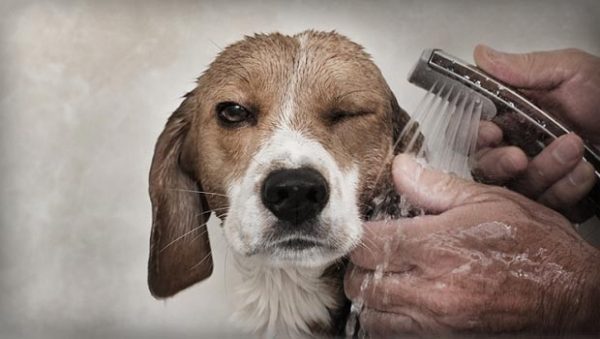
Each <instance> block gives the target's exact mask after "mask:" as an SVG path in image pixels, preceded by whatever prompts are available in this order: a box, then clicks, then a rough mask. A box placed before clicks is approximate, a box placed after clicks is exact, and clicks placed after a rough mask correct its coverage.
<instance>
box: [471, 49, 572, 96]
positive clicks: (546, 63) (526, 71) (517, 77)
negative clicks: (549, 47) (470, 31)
mask: <svg viewBox="0 0 600 339" xmlns="http://www.w3.org/2000/svg"><path fill="white" fill-rule="evenodd" d="M565 53H569V52H568V51H564V50H563V51H549V52H532V53H524V54H512V53H503V52H499V51H496V50H494V49H492V48H490V47H488V46H484V45H477V47H475V51H474V53H473V57H474V59H475V63H476V64H477V66H479V67H480V68H481V69H483V70H484V71H486V72H488V73H490V74H491V75H493V76H494V77H496V78H498V79H499V80H501V81H504V82H506V83H507V84H509V85H512V86H515V87H521V88H536V89H552V88H555V87H557V86H559V85H560V84H561V83H562V82H563V81H566V80H568V79H569V78H570V77H571V76H572V75H573V68H572V67H566V65H570V64H571V63H572V62H573V60H572V59H573V58H569V57H565Z"/></svg>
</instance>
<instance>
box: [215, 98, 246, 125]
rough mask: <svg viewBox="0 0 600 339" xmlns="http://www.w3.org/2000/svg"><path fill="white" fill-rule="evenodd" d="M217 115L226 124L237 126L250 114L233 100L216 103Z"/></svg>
mask: <svg viewBox="0 0 600 339" xmlns="http://www.w3.org/2000/svg"><path fill="white" fill-rule="evenodd" d="M217 117H218V118H219V121H221V122H222V123H223V124H225V125H227V126H237V125H240V124H242V123H244V122H246V121H248V120H249V119H250V118H251V117H252V115H251V114H250V112H249V111H248V110H247V109H246V108H245V107H244V106H242V105H240V104H237V103H235V102H222V103H220V104H218V105H217Z"/></svg>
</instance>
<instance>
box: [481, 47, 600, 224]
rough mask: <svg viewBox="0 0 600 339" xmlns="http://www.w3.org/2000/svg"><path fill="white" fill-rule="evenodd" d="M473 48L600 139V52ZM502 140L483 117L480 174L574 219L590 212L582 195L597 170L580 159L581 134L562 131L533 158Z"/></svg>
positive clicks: (505, 76) (497, 71) (492, 69)
mask: <svg viewBox="0 0 600 339" xmlns="http://www.w3.org/2000/svg"><path fill="white" fill-rule="evenodd" d="M474 54H475V61H476V63H477V64H478V66H479V67H481V68H482V69H483V70H485V71H487V72H488V73H490V74H492V75H494V76H495V77H497V78H498V79H500V80H502V81H504V82H506V83H508V84H510V85H512V86H514V87H517V88H519V89H520V90H521V91H523V92H525V93H526V95H527V96H529V97H532V98H534V99H535V100H536V101H537V102H538V104H539V105H541V106H542V107H543V108H545V109H546V110H547V111H548V112H551V113H554V114H556V115H558V116H559V117H560V118H561V119H562V120H564V121H567V122H569V123H570V124H571V125H573V127H574V128H575V129H576V131H577V132H578V133H579V134H581V135H583V136H584V137H586V138H587V139H588V140H590V141H592V142H599V140H600V133H598V131H600V111H598V109H597V107H600V58H597V57H594V56H592V55H590V54H587V53H585V52H582V51H578V50H562V51H553V52H535V53H529V54H506V53H500V52H496V51H494V50H492V49H490V48H488V47H485V46H481V45H480V46H477V47H476V49H475V53H474ZM501 141H502V131H501V130H500V128H498V127H497V126H496V125H494V124H493V123H482V125H481V130H480V135H479V140H478V146H479V151H478V153H477V155H476V165H475V168H476V171H477V172H478V173H479V174H480V175H482V176H483V177H484V178H486V180H489V181H491V182H494V183H501V184H510V186H511V188H513V189H515V190H517V191H519V192H520V193H523V194H525V195H527V196H528V197H530V198H532V199H535V200H537V201H539V202H541V203H543V204H545V205H547V206H549V207H551V208H553V209H555V210H558V211H560V212H561V213H563V214H565V215H566V216H567V217H569V218H570V219H571V220H573V221H577V222H578V221H583V220H585V219H587V217H589V216H591V214H592V210H591V209H589V208H588V206H586V203H585V202H581V200H582V199H583V198H584V197H585V196H586V195H587V194H588V192H589V191H590V190H591V189H592V187H593V185H594V183H595V181H596V176H595V174H594V169H593V167H592V166H591V165H590V164H589V163H587V162H585V161H583V160H582V156H583V142H582V140H581V138H579V137H578V136H577V135H574V134H569V135H565V136H562V137H560V138H558V139H557V140H555V141H554V142H553V143H551V144H550V145H549V146H548V147H547V148H546V149H544V150H543V151H542V152H541V153H540V154H539V155H537V156H536V157H534V158H533V159H531V160H530V159H528V158H527V156H526V155H525V153H524V152H523V151H522V150H521V149H519V148H518V147H498V146H499V145H500V143H501Z"/></svg>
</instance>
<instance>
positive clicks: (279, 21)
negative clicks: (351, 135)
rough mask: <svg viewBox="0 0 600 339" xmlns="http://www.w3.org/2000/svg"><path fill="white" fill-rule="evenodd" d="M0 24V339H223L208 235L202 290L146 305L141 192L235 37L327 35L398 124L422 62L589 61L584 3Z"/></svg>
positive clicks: (592, 18)
mask: <svg viewBox="0 0 600 339" xmlns="http://www.w3.org/2000/svg"><path fill="white" fill-rule="evenodd" d="M0 13H2V15H1V17H0V76H1V78H0V152H1V153H0V154H1V157H0V173H1V175H0V184H1V186H0V188H1V194H0V227H1V230H0V232H1V233H0V336H2V334H10V333H12V334H27V335H29V336H36V335H37V336H40V337H48V336H50V335H52V334H55V335H57V336H63V335H77V334H79V335H81V334H84V335H85V336H86V337H89V336H92V335H96V336H98V337H105V336H108V334H110V335H115V334H117V333H125V334H127V335H140V336H146V335H149V334H155V335H156V336H160V335H161V334H162V335H165V334H169V333H170V334H173V333H175V334H177V335H181V336H196V335H200V334H206V333H213V334H214V333H222V332H228V333H235V330H233V329H232V327H231V326H230V324H229V323H228V322H227V316H228V314H229V312H230V309H231V305H232V303H233V302H235V301H234V300H231V298H228V297H227V296H228V295H230V294H231V288H232V286H231V282H232V280H233V279H234V278H235V272H234V271H233V270H232V269H230V268H227V269H226V267H228V266H229V262H228V261H227V256H226V252H227V250H226V247H225V245H224V244H223V239H222V237H221V234H220V232H219V229H218V227H217V225H216V223H214V222H213V223H211V225H210V231H211V232H210V235H211V241H212V243H213V248H214V249H215V253H214V259H215V266H216V268H215V272H214V275H213V276H212V277H211V278H210V279H209V280H207V281H205V282H203V283H201V284H198V285H196V286H194V287H192V288H190V289H188V290H186V291H185V292H182V293H181V294H179V295H177V296H176V297H175V298H172V299H170V300H168V301H166V302H164V301H157V300H155V299H153V298H152V297H151V296H150V294H149V292H148V290H147V286H146V265H147V254H148V239H149V232H150V224H151V214H150V211H151V210H150V202H149V198H148V195H147V189H148V187H147V176H148V169H149V164H150V160H151V156H152V151H153V147H154V143H155V141H156V138H157V136H158V134H159V133H160V131H161V129H162V127H163V126H164V123H165V122H166V119H167V117H168V116H169V114H170V113H171V112H173V111H174V110H175V109H176V108H177V106H178V105H179V103H180V102H181V96H182V95H183V94H184V93H185V92H186V91H188V90H190V89H192V88H193V87H194V81H195V78H196V77H197V76H199V75H200V74H201V72H202V71H203V70H204V69H205V68H206V66H207V65H208V64H209V63H210V61H211V60H212V59H213V58H214V57H215V55H216V54H217V53H218V52H219V50H220V49H221V48H223V47H224V46H227V45H228V44H230V43H232V42H234V41H236V40H239V39H240V38H242V37H243V36H244V35H249V34H253V33H255V32H272V31H281V32H284V33H297V32H300V31H302V30H305V29H308V28H315V29H320V30H337V31H339V32H340V33H342V34H344V35H347V36H348V37H350V38H351V39H353V40H354V41H356V42H358V43H360V44H362V45H364V46H365V47H366V49H367V51H368V52H370V53H371V54H372V55H373V58H374V60H375V62H376V63H377V64H378V65H379V67H380V68H381V70H382V72H383V74H384V75H385V77H386V78H387V80H388V82H389V84H390V86H391V87H392V89H393V90H394V92H395V93H396V96H397V98H398V100H399V102H400V105H401V106H403V107H404V108H405V109H407V110H408V111H409V112H410V111H411V110H412V109H414V108H415V106H416V104H417V102H418V100H419V99H420V98H421V97H422V96H423V91H422V90H421V89H418V88H416V87H414V86H413V85H410V84H409V83H408V82H407V81H406V75H407V73H408V72H409V70H410V69H411V67H412V66H413V64H414V63H415V62H416V60H417V59H418V57H419V55H420V53H421V51H422V50H423V49H425V48H429V47H439V48H442V49H445V50H446V51H448V52H451V53H452V54H454V55H456V56H459V57H461V58H463V59H466V60H469V61H470V60H472V57H471V55H472V50H473V48H474V46H475V45H476V44H477V43H480V42H483V43H487V44H489V45H491V46H493V47H495V48H498V49H501V50H507V51H513V52H525V51H531V50H547V49H557V48H565V47H577V48H581V49H584V50H587V51H589V52H591V53H594V54H596V55H600V20H599V18H600V2H599V1H597V0H589V1H323V0H320V1H270V0H264V1H197V2H192V1H189V2H183V1H63V2H60V1H38V2H23V1H8V2H7V1H2V2H1V3H0ZM200 337H201V336H200Z"/></svg>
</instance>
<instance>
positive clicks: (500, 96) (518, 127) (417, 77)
mask: <svg viewBox="0 0 600 339" xmlns="http://www.w3.org/2000/svg"><path fill="white" fill-rule="evenodd" d="M408 80H409V82H411V83H413V84H415V85H417V86H419V87H421V88H424V89H426V90H429V92H428V94H427V96H431V95H433V99H431V98H430V99H427V96H426V97H425V99H424V100H423V102H422V104H421V105H419V108H418V109H417V111H416V112H415V114H414V116H413V118H414V119H415V120H417V121H418V122H419V123H420V124H421V131H422V133H423V134H424V135H425V140H426V147H427V148H430V150H429V152H430V158H433V163H432V166H434V167H436V168H440V169H444V170H449V171H453V172H455V173H457V174H459V175H461V176H466V177H469V176H470V173H469V172H470V170H469V169H468V167H467V168H466V172H464V171H461V170H458V169H457V168H456V166H455V165H453V164H452V161H454V160H452V159H451V160H450V161H449V160H448V158H449V157H450V158H453V157H454V158H456V155H451V156H448V155H447V154H454V153H457V152H458V153H459V154H464V155H465V157H468V155H470V154H471V153H472V152H473V151H474V142H475V139H476V137H477V129H478V125H479V118H481V119H485V120H490V119H492V118H495V121H499V122H510V126H509V125H507V124H502V123H500V127H501V128H502V129H503V132H504V135H505V139H506V140H507V142H508V143H510V144H513V145H515V146H519V147H521V148H522V149H523V150H525V152H526V153H527V154H528V155H529V156H534V155H536V154H537V153H539V152H541V151H542V150H543V149H544V147H545V146H547V145H548V144H549V143H551V142H552V141H554V140H555V139H556V138H558V137H560V136H561V135H564V134H567V133H570V132H572V130H571V129H570V128H568V127H567V125H566V124H564V123H561V122H559V121H558V120H557V119H556V118H554V117H552V116H551V115H549V114H548V113H546V112H544V111H543V110H542V109H540V108H539V107H537V106H536V105H535V104H533V103H532V102H531V101H529V100H528V99H527V98H525V97H524V96H523V95H522V94H520V93H519V92H517V91H516V90H514V89H511V88H510V87H508V86H507V85H505V84H503V83H501V82H500V81H498V80H496V79H494V78H493V77H491V76H490V75H488V74H486V73H485V72H483V71H481V70H480V69H478V68H477V67H475V66H472V65H469V64H468V63H466V62H464V61H462V60H460V59H457V58H455V57H453V56H451V55H449V54H447V53H445V52H444V51H442V50H439V49H428V50H425V51H424V52H423V53H422V55H421V58H420V59H419V61H418V62H417V64H416V66H415V67H414V69H413V70H412V71H411V72H410V74H409V78H408ZM461 97H462V98H463V99H461ZM436 101H437V102H436ZM424 106H426V107H424ZM434 107H435V108H434ZM478 112H479V113H478ZM457 135H458V136H461V135H464V136H463V137H459V138H457V137H456V136H457ZM465 140H468V143H469V144H468V146H466V147H465V145H464V143H465ZM440 147H441V148H440ZM450 148H452V149H450ZM425 152H428V151H427V150H425ZM436 159H437V160H436ZM584 159H585V160H586V161H587V162H588V163H590V164H591V165H592V166H593V167H594V169H595V175H596V177H597V178H598V179H599V180H598V181H597V183H596V185H595V186H594V188H593V189H592V191H591V192H590V193H589V195H588V198H589V199H590V200H591V201H592V202H593V205H594V209H595V213H596V215H597V216H599V217H600V150H598V149H597V148H595V147H594V146H592V145H591V144H590V143H585V144H584ZM429 161H430V163H431V162H432V159H429ZM466 162H467V158H465V159H463V160H461V164H460V165H459V167H463V168H464V167H465V166H466V165H465V164H466Z"/></svg>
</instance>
